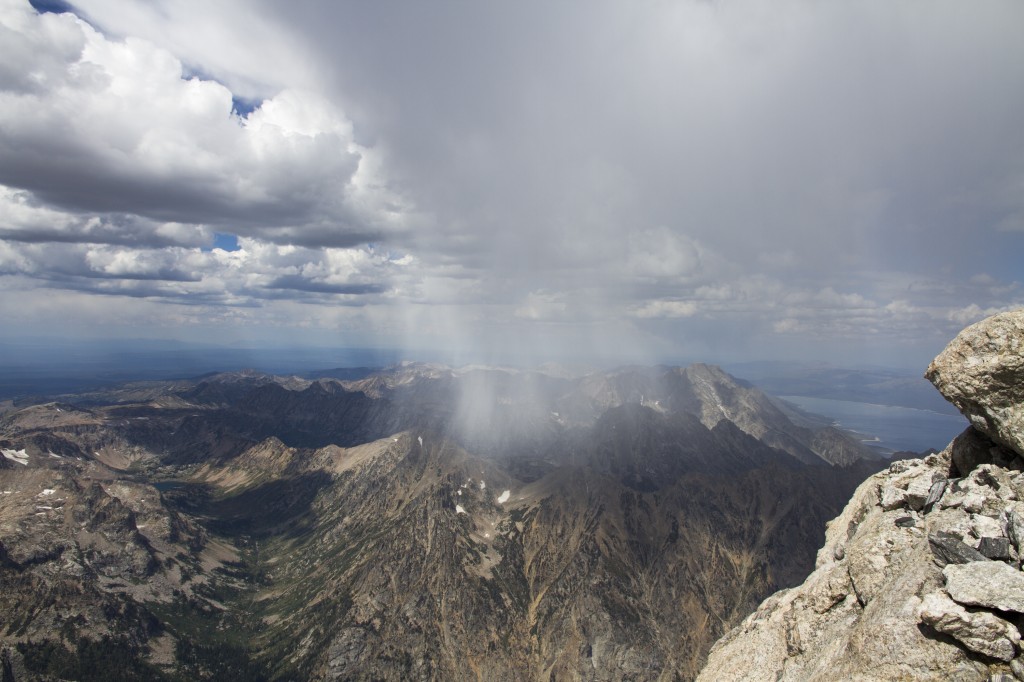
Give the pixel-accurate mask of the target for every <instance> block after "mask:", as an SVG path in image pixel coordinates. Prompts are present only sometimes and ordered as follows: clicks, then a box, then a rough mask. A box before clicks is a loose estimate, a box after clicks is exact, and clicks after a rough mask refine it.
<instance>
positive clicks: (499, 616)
mask: <svg viewBox="0 0 1024 682" xmlns="http://www.w3.org/2000/svg"><path fill="white" fill-rule="evenodd" d="M343 374H344V375H345V378H343V379H339V378H337V377H332V376H329V375H328V376H318V377H313V378H299V377H273V376H267V375H261V374H258V373H253V372H246V373H237V374H217V375H210V376H205V377H201V378H199V379H195V380H190V381H177V382H147V383H137V384H129V385H124V386H119V387H115V388H112V389H104V390H102V391H96V392H93V393H87V394H80V395H68V396H60V397H58V399H57V400H52V399H50V400H46V401H39V402H36V403H34V404H24V405H17V406H13V407H11V408H10V409H8V410H7V411H6V412H5V413H3V414H2V415H0V453H2V457H0V662H2V666H3V667H2V671H3V678H2V679H3V682H9V681H15V682H23V681H24V680H56V679H69V680H70V679H75V680H87V679H96V680H101V679H102V680H116V679H148V680H325V679H326V680H352V679H354V680H371V679H372V680H407V679H419V680H479V679H485V680H531V679H545V680H626V679H630V680H674V679H692V678H693V677H694V676H696V674H697V672H698V670H699V668H700V665H701V663H702V662H703V660H704V657H705V655H706V652H707V650H708V648H709V647H710V645H711V644H712V642H714V641H715V640H716V639H717V638H718V637H719V636H721V634H722V633H723V632H725V631H726V630H727V629H729V628H730V627H731V626H733V625H734V624H736V623H737V622H738V621H739V620H740V619H741V618H742V617H743V616H744V615H746V614H747V613H749V612H750V610H751V609H752V608H753V607H754V606H755V605H756V604H757V603H758V602H760V601H761V599H763V598H764V597H765V596H766V595H768V594H771V593H772V592H774V591H776V590H778V589H779V588H782V587H787V586H792V585H795V584H797V583H799V582H800V581H801V580H802V579H803V578H804V577H806V575H807V574H808V573H809V572H810V571H811V569H812V568H813V561H814V552H815V549H816V548H817V547H818V546H819V545H820V544H821V542H822V540H823V537H824V524H825V521H826V520H827V519H828V518H831V517H832V516H834V515H835V514H836V513H837V512H838V511H839V510H840V509H841V507H842V504H843V503H844V502H845V501H846V500H847V499H848V498H849V495H850V493H851V492H852V491H853V490H854V488H855V487H856V486H857V485H858V484H859V483H860V482H861V481H863V480H864V478H865V477H866V476H868V475H869V474H871V473H873V472H874V471H876V470H877V469H878V468H879V467H880V466H882V464H881V463H880V460H878V458H877V457H876V456H875V455H874V454H873V453H872V452H871V451H869V450H867V449H866V448H864V447H863V446H862V445H861V444H860V443H859V442H858V441H857V440H856V439H855V438H852V437H850V436H849V435H848V434H846V433H844V432H841V431H839V430H837V429H834V428H831V427H830V426H829V423H828V421H827V420H815V419H814V418H813V417H811V416H809V415H798V414H797V413H795V412H793V411H791V410H789V408H787V407H786V406H785V405H782V404H780V403H776V402H775V401H774V400H772V399H770V398H769V397H768V396H766V395H765V394H763V393H761V392H760V391H758V390H757V389H756V388H753V387H752V386H750V385H748V384H745V383H743V382H741V381H739V380H737V379H735V378H733V377H731V376H729V375H728V374H726V373H725V372H723V371H722V370H720V369H718V368H717V367H712V366H708V365H693V366H690V367H686V368H679V367H654V368H651V367H647V368H643V367H629V368H623V369H620V370H616V371H613V372H598V373H592V374H588V375H585V376H578V377H566V376H564V375H563V374H559V373H536V372H519V371H510V370H500V369H493V368H469V369H464V370H453V369H451V368H447V367H442V366H437V365H408V364H407V365H400V366H397V367H393V368H390V369H387V370H385V371H381V372H376V373H373V374H370V375H367V376H357V377H353V376H349V374H348V373H343ZM787 411H788V412H787ZM790 415H791V416H790ZM794 420H796V421H794ZM914 490H915V491H916V490H917V488H914ZM927 492H928V491H927V490H925V491H924V493H927ZM1000 549H1001V548H1000V547H995V548H994V550H993V551H999V550H1000ZM1014 551H1016V550H1015V549H1014ZM971 608H974V607H971Z"/></svg>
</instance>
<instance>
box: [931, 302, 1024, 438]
mask: <svg viewBox="0 0 1024 682" xmlns="http://www.w3.org/2000/svg"><path fill="white" fill-rule="evenodd" d="M925 376H926V377H927V378H928V380H929V381H931V382H932V384H934V385H935V388H937V389H939V392H940V393H942V395H943V396H944V397H945V398H946V400H948V401H949V402H951V403H953V404H954V405H956V407H957V409H959V410H960V411H961V412H962V413H963V414H964V416H965V417H967V418H968V419H969V420H970V421H971V424H973V425H974V428H976V429H978V430H979V431H981V432H982V433H984V434H985V435H987V436H988V437H989V438H991V439H992V440H993V441H995V442H996V443H999V444H1001V445H1005V446H1006V447H1008V448H1010V449H1012V450H1013V451H1015V452H1016V453H1017V454H1018V455H1024V309H1022V310H1014V311H1012V312H1008V313H1000V314H998V315H993V316H992V317H989V318H987V319H984V320H982V321H981V322H978V323H977V324H973V325H971V326H970V327H968V328H967V329H964V330H963V331H962V332H960V334H958V335H957V337H956V338H955V339H953V340H952V341H951V342H950V343H949V345H948V346H946V348H945V350H943V351H942V352H941V353H939V355H938V356H937V357H936V358H935V359H934V360H933V361H932V363H931V365H929V366H928V371H927V372H925Z"/></svg>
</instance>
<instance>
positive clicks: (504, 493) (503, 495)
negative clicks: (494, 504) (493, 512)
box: [498, 490, 512, 504]
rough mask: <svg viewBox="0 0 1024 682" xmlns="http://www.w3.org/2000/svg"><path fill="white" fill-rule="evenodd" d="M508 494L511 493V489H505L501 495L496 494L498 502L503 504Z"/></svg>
mask: <svg viewBox="0 0 1024 682" xmlns="http://www.w3.org/2000/svg"><path fill="white" fill-rule="evenodd" d="M510 495H512V491H511V490H506V491H505V492H503V493H502V494H501V495H499V496H498V504H505V503H506V502H508V498H509V496H510Z"/></svg>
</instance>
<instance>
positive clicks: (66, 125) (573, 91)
mask: <svg viewBox="0 0 1024 682" xmlns="http://www.w3.org/2000/svg"><path fill="white" fill-rule="evenodd" d="M0 8H2V10H0V27H2V28H0V30H2V31H3V37H2V39H0V63H2V64H3V66H2V67H0V240H3V241H0V272H2V273H4V274H3V275H0V277H3V278H4V279H5V280H6V281H7V285H6V286H5V294H3V295H2V297H0V313H2V314H5V315H14V316H15V318H16V319H18V321H19V324H20V327H21V328H25V329H33V328H39V329H45V328H46V327H47V326H48V324H50V323H51V322H52V319H51V317H52V316H54V315H57V314H58V312H55V311H64V312H63V313H61V314H70V315H75V314H76V313H75V311H76V310H79V311H80V310H88V314H89V315H90V316H92V317H94V318H98V320H100V321H101V320H102V319H104V315H109V317H110V318H111V319H113V318H115V317H116V318H117V319H119V320H121V321H122V322H123V321H125V320H127V319H129V318H126V317H125V314H126V313H125V311H124V310H118V311H114V310H113V306H116V305H117V304H116V301H114V300H113V298H115V297H116V294H117V293H118V292H119V291H120V293H123V295H124V296H125V297H132V298H133V299H134V302H133V308H132V309H133V310H135V311H137V312H136V313H133V314H138V315H139V316H140V317H139V318H138V319H140V320H141V319H145V320H147V323H149V324H157V325H160V324H163V323H161V322H160V320H166V325H167V327H168V331H169V333H171V331H170V329H171V328H172V327H178V326H180V325H181V324H182V321H183V320H185V321H186V329H187V328H188V320H189V319H190V316H192V315H194V316H196V319H195V320H194V328H195V329H197V330H199V329H200V328H201V330H202V331H201V332H200V331H196V334H197V335H201V336H203V338H206V339H207V340H210V337H213V338H214V339H215V338H216V337H217V335H218V334H220V333H222V334H224V335H225V336H232V337H236V336H237V335H238V333H239V332H238V330H240V329H242V330H244V332H242V333H244V334H246V335H249V336H250V337H251V338H252V339H254V340H256V341H259V340H261V339H268V340H269V339H272V340H276V341H280V340H282V339H285V340H286V339H287V337H288V333H289V332H288V331H287V330H288V329H289V328H301V329H302V330H303V331H302V332H301V336H302V338H303V339H310V338H316V339H317V340H318V342H325V343H326V342H331V341H332V339H334V340H337V341H338V342H348V341H350V340H351V339H353V338H358V340H359V341H360V342H362V343H368V344H379V345H388V346H394V347H400V348H407V349H409V350H410V352H414V351H415V350H416V349H417V348H420V347H448V348H453V349H458V350H460V351H461V352H464V353H465V356H466V357H467V358H468V357H471V356H472V354H473V352H475V351H476V352H479V353H480V354H482V355H484V356H487V357H488V358H493V357H500V356H501V355H502V354H503V353H519V354H524V353H525V354H526V355H528V356H532V359H536V360H544V359H548V357H547V356H548V355H552V356H553V355H559V356H565V355H566V354H572V353H579V354H583V355H586V354H590V355H597V356H608V357H611V356H622V357H623V358H624V359H636V358H649V359H670V358H672V357H683V356H686V357H691V358H706V359H710V360H724V359H735V358H741V357H742V358H751V357H757V358H762V357H783V356H785V357H800V358H807V357H814V358H816V359H836V358H837V356H839V357H840V358H853V359H855V360H857V361H868V360H871V361H878V360H886V359H887V356H890V357H891V358H892V360H893V361H894V362H896V361H899V362H907V363H914V364H921V363H924V362H926V361H927V359H928V354H930V353H934V352H935V351H936V350H937V349H938V347H940V346H941V345H942V343H944V342H945V340H947V339H948V337H949V335H950V334H952V333H954V332H955V331H956V330H957V329H959V327H961V326H963V325H964V324H966V323H969V322H971V321H974V320H975V319H978V318H980V317H982V316H984V315H985V314H988V313H990V312H993V311H997V310H1001V309H1005V308H1010V307H1017V306H1020V305H1024V289H1022V287H1021V279H1022V277H1021V271H1020V267H1019V257H1018V255H1019V254H1020V253H1022V251H1024V249H1022V246H1024V128H1022V127H1021V126H1020V124H1019V121H1021V120H1024V44H1022V42H1021V41H1020V40H1019V35H1018V30H1017V29H1018V28H1019V26H1021V25H1024V7H1022V6H1021V5H1020V3H1018V2H1015V1H1013V0H1008V1H1006V2H988V3H983V4H979V3H971V4H965V3H960V2H925V1H924V0H916V1H914V0H911V1H906V2H898V3H892V2H873V1H862V2H851V3H824V2H822V3H815V2H806V1H797V0H783V1H782V2H772V3H768V2H760V1H757V0H739V1H737V2H703V1H697V0H687V1H682V2H677V3H660V2H639V3H629V4H623V3H611V2H607V3H605V2H597V3H586V4H585V5H584V4H582V3H579V4H577V3H556V4H554V5H552V4H551V3H535V2H523V3H514V4H506V5H493V4H484V5H467V4H466V3H454V2H452V3H449V2H439V3H429V4H422V3H407V4H401V5H399V4H394V3H366V2H337V3H335V2H318V1H315V0H298V1H296V2H291V3H287V5H285V4H282V3H274V2H270V1H269V0H268V1H257V2H244V3H243V2H237V1H236V0H227V1H225V2H219V3H216V4H215V6H211V3H204V2H198V0H159V1H157V2H150V3H139V4H138V5H132V6H129V7H127V8H126V7H125V5H124V3H120V2H116V3H115V2H111V1H110V0H81V1H79V2H72V3H70V8H71V10H72V13H65V14H56V13H52V12H50V13H46V12H44V13H39V12H37V11H36V10H34V9H33V8H32V7H31V6H30V5H29V4H28V3H27V2H20V1H16V0H3V2H2V4H0ZM214 232H218V233H228V234H231V235H236V236H237V237H239V246H240V247H241V248H240V250H239V251H235V252H228V251H224V250H222V249H211V246H212V240H213V235H214ZM98 286H99V287H103V288H104V290H103V291H102V293H103V294H105V295H104V296H102V298H101V299H100V298H97V299H96V301H97V302H96V303H95V305H89V306H86V307H83V306H81V305H80V302H81V300H82V299H83V297H86V298H88V297H89V296H94V295H95V292H96V291H97V287H98ZM37 288H38V290H39V291H42V290H46V291H49V292H51V293H52V291H53V290H55V289H56V290H59V291H63V292H65V294H66V308H67V310H65V309H64V306H62V304H61V302H60V301H57V302H53V303H51V304H50V305H48V306H46V307H44V308H41V309H31V308H26V307H25V306H24V305H23V303H24V302H25V301H28V300H32V299H33V292H35V291H37ZM111 292H113V293H114V294H115V297H111V296H109V295H106V294H110V293H111ZM107 311H109V312H107ZM161 311H163V313H165V314H162V313H161ZM83 314H84V313H83ZM48 316H49V317H48ZM83 323H84V322H83ZM218 325H219V326H218ZM218 330H220V331H218ZM186 333H187V332H186ZM626 356H628V358H627V357H626Z"/></svg>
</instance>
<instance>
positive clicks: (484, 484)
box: [480, 481, 487, 490]
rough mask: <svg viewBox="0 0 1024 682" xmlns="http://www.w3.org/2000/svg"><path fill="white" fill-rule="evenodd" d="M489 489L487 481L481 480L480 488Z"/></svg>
mask: <svg viewBox="0 0 1024 682" xmlns="http://www.w3.org/2000/svg"><path fill="white" fill-rule="evenodd" d="M486 489H487V481H480V490H486Z"/></svg>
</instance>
